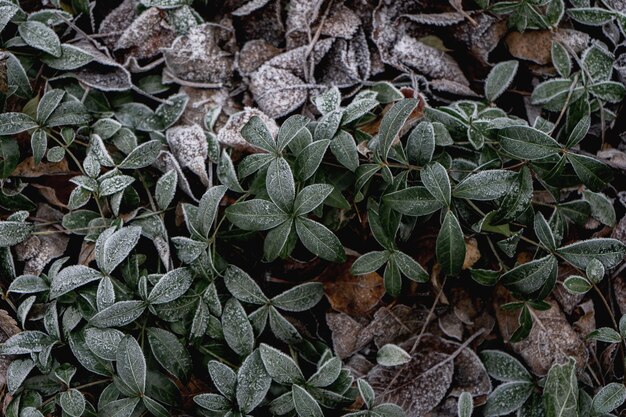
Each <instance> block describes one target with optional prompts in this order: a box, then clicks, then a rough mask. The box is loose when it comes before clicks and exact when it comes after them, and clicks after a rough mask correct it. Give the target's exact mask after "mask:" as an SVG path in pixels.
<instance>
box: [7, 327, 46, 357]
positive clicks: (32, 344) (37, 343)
mask: <svg viewBox="0 0 626 417" xmlns="http://www.w3.org/2000/svg"><path fill="white" fill-rule="evenodd" d="M52 343H54V339H52V338H51V337H50V336H48V335H47V334H46V333H44V332H40V331H38V330H26V331H23V332H21V333H18V334H16V335H14V336H11V337H10V338H9V339H8V340H7V341H5V342H4V343H3V344H2V345H0V355H23V354H27V353H36V352H41V351H42V350H43V349H44V348H46V347H47V346H48V345H50V344H52Z"/></svg>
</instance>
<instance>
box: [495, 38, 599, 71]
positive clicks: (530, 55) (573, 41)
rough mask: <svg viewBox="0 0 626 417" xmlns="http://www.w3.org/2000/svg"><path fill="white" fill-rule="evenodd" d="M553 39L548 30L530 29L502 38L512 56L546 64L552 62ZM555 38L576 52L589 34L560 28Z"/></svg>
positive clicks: (586, 40)
mask: <svg viewBox="0 0 626 417" xmlns="http://www.w3.org/2000/svg"><path fill="white" fill-rule="evenodd" d="M553 39H555V35H554V34H553V33H552V32H551V31H549V30H532V31H526V32H523V33H520V32H511V33H509V34H508V35H507V36H506V38H505V39H504V40H505V42H506V44H507V47H508V48H509V52H510V53H511V55H513V56H514V57H516V58H520V59H524V60H527V61H532V62H535V63H537V64H540V65H547V64H550V63H551V62H552V56H551V48H552V41H553ZM556 39H557V40H558V41H560V42H563V43H564V44H565V45H567V46H568V47H569V48H570V49H572V50H573V51H574V52H576V53H578V52H580V51H582V49H583V48H584V47H585V46H586V45H587V43H588V42H589V35H587V34H586V33H583V32H579V31H577V30H573V29H562V30H560V31H559V33H558V35H556Z"/></svg>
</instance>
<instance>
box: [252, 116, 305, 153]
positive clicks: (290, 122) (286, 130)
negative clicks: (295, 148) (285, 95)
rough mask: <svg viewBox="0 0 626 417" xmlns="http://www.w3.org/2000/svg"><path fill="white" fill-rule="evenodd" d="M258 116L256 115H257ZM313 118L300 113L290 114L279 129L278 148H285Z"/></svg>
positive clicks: (280, 149)
mask: <svg viewBox="0 0 626 417" xmlns="http://www.w3.org/2000/svg"><path fill="white" fill-rule="evenodd" d="M255 117H256V116H255ZM310 121H311V120H310V119H309V118H308V117H304V116H301V115H298V114H295V115H293V116H290V117H289V118H287V120H285V121H284V122H283V124H282V125H281V126H280V129H279V130H278V136H277V137H276V142H277V145H278V150H279V151H282V150H283V149H285V148H286V147H287V146H288V145H289V144H290V143H291V141H292V140H293V139H294V138H295V137H296V136H298V135H299V134H300V132H301V131H302V130H303V129H305V128H306V126H307V125H308V124H309V122H310Z"/></svg>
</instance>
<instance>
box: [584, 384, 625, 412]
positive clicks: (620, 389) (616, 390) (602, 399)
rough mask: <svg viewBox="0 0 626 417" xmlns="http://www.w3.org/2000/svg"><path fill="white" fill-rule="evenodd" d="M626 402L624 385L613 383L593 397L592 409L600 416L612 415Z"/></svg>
mask: <svg viewBox="0 0 626 417" xmlns="http://www.w3.org/2000/svg"><path fill="white" fill-rule="evenodd" d="M624 401H626V387H625V386H624V384H619V383H617V382H611V383H609V384H608V385H605V386H604V387H602V389H600V391H598V393H597V394H596V395H595V396H594V397H593V402H592V403H591V408H592V409H593V411H594V412H596V413H597V414H599V415H602V414H607V413H610V412H611V411H613V410H615V409H616V408H618V407H619V406H621V405H622V404H623V403H624Z"/></svg>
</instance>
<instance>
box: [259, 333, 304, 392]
mask: <svg viewBox="0 0 626 417" xmlns="http://www.w3.org/2000/svg"><path fill="white" fill-rule="evenodd" d="M259 352H260V353H261V360H262V361H263V365H264V366H265V369H266V370H267V373H268V374H269V375H270V376H271V377H272V379H273V380H274V381H276V382H278V383H279V384H283V385H291V384H296V383H302V382H304V376H303V375H302V371H300V368H298V365H296V363H295V362H294V361H293V359H291V358H290V357H289V356H287V355H285V354H284V353H283V352H281V351H279V350H278V349H275V348H273V347H271V346H269V345H266V344H265V343H262V344H261V346H260V347H259Z"/></svg>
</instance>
